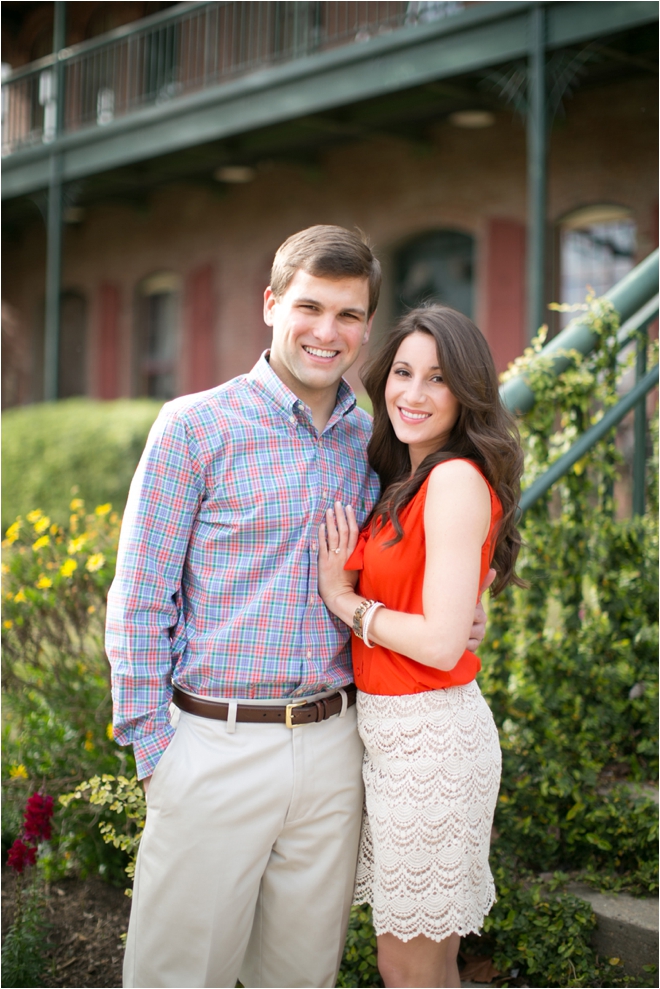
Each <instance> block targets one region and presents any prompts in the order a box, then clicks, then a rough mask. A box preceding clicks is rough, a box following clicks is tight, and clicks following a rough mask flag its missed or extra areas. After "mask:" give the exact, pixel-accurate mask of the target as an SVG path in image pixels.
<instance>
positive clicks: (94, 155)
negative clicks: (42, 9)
mask: <svg viewBox="0 0 660 989" xmlns="http://www.w3.org/2000/svg"><path fill="white" fill-rule="evenodd" d="M538 9H542V10H543V11H544V18H545V24H546V29H545V36H544V38H543V41H542V45H543V48H544V49H545V51H546V52H548V53H551V52H552V51H553V50H554V51H556V50H559V49H562V48H566V46H568V45H575V44H577V45H582V44H584V43H587V44H588V43H590V42H591V41H592V40H593V39H594V38H599V37H603V36H605V35H610V36H613V35H616V34H617V33H618V32H621V31H626V30H629V29H631V28H635V27H638V26H641V25H644V24H648V23H651V22H652V21H654V20H657V6H656V4H654V3H649V2H637V0H618V2H609V3H592V2H585V3H583V2H570V3H565V2H548V3H534V2H530V0H491V2H488V3H469V2H465V3H458V2H448V3H445V2H436V0H430V2H424V0H421V2H414V0H413V2H380V0H376V2H364V0H362V2H353V0H349V2H307V0H304V2H302V0H301V2H254V3H246V2H235V0H228V2H227V0H222V2H202V3H182V4H179V5H177V6H175V7H173V8H171V9H169V10H167V11H166V12H164V13H162V14H156V15H154V16H152V17H148V18H144V19H143V20H141V21H138V22H134V23H132V24H130V25H127V26H125V27H122V28H118V29H116V30H114V31H111V32H108V33H107V34H105V35H102V36H100V37H99V38H96V39H94V40H92V41H87V42H84V43H81V44H78V45H75V46H73V47H71V48H62V49H61V50H60V51H59V52H57V53H56V54H53V55H50V56H48V57H46V58H44V59H41V60H40V61H38V62H33V63H31V64H30V65H27V66H25V67H24V68H21V69H18V70H16V71H14V72H12V73H10V74H9V75H8V76H7V77H6V79H5V80H4V81H3V86H2V112H3V137H2V155H3V190H2V196H3V198H4V199H7V198H15V197H17V196H21V195H26V194H31V193H33V192H34V191H36V190H39V189H44V188H46V187H47V186H48V185H49V182H50V178H51V172H52V169H51V165H50V162H51V159H52V157H53V156H54V155H57V156H59V158H60V166H61V178H62V180H63V181H72V180H77V179H81V178H84V177H87V176H91V175H95V174H99V173H107V172H108V170H110V169H113V168H121V167H123V166H125V165H129V164H131V163H135V162H147V161H148V160H151V159H154V158H157V157H159V156H160V157H162V156H164V155H168V154H170V153H178V152H181V151H185V150H186V149H194V148H199V147H202V146H204V145H209V144H210V142H214V141H218V140H223V139H227V138H231V139H234V138H235V137H236V136H237V135H245V134H248V133H256V132H258V131H260V130H263V129H264V128H269V127H271V128H272V127H273V126H275V125H283V126H288V125H291V126H294V127H295V126H306V127H309V126H312V125H315V124H318V123H319V119H318V115H319V114H322V113H324V112H326V111H331V110H333V109H336V108H346V107H350V106H355V105H357V104H359V103H364V101H368V100H378V99H385V98H386V97H388V96H393V95H396V94H412V93H413V91H414V90H415V88H416V87H420V86H427V85H429V84H434V85H435V84H438V83H439V82H440V81H441V80H449V79H455V78H457V77H459V76H463V77H465V75H466V74H469V73H473V74H474V73H482V74H483V73H484V72H487V71H489V67H492V66H497V65H500V66H502V65H506V64H509V65H510V64H511V63H512V62H514V61H516V60H527V59H528V58H529V57H530V55H531V52H532V51H533V49H534V47H535V42H534V41H533V30H532V29H531V27H530V25H531V18H532V17H533V15H534V12H535V11H536V10H538ZM58 89H59V90H60V94H61V99H58ZM436 95H437V94H436ZM475 95H476V100H477V102H479V92H478V91H477V93H476V94H475V93H474V92H472V94H470V93H469V92H468V93H467V96H468V97H470V96H471V98H472V101H473V102H474V97H475ZM464 98H465V94H464V97H461V98H459V99H458V101H456V100H454V105H453V106H450V105H449V104H450V103H451V99H450V98H449V97H448V90H447V92H445V93H444V94H443V99H442V100H436V102H437V104H438V105H437V107H436V108H435V109H434V112H436V113H437V114H440V115H443V114H446V113H448V112H451V110H452V109H461V108H463V105H464ZM481 102H483V90H482V91H481ZM469 104H470V100H469V99H468V105H469ZM312 118H314V119H313V120H312ZM326 123H327V122H325V121H320V125H321V127H323V126H325V124H326Z"/></svg>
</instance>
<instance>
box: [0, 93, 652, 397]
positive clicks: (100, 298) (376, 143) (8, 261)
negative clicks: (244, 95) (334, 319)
mask: <svg viewBox="0 0 660 989" xmlns="http://www.w3.org/2000/svg"><path fill="white" fill-rule="evenodd" d="M655 104H656V93H655V88H654V87H653V85H652V84H651V83H646V82H645V81H644V80H638V81H633V82H629V83H626V84H618V85H610V86H608V87H603V88H601V89H599V90H592V91H587V90H585V91H578V93H577V94H576V95H575V96H574V97H573V98H572V99H571V100H570V101H569V102H568V103H567V111H568V112H567V116H566V118H565V119H564V120H562V121H559V122H558V123H557V124H556V125H555V127H554V130H553V134H552V140H551V151H550V162H549V202H548V215H549V220H550V223H551V224H552V223H553V222H554V221H556V220H557V219H558V218H559V217H561V216H563V215H565V214H566V213H567V212H568V211H569V210H573V209H576V208H578V207H581V206H584V205H587V204H592V203H599V202H613V203H617V204H620V205H623V206H626V207H628V208H630V209H631V210H632V211H633V215H634V217H635V219H636V221H637V224H638V233H639V242H638V249H639V256H640V257H643V256H644V255H646V254H647V253H648V252H649V251H650V250H651V249H652V248H653V247H654V246H655V245H656V243H657V191H656V188H657V154H656V124H655V115H654V114H655ZM525 198H526V172H525V132H524V127H523V125H522V123H521V122H520V121H518V120H515V119H513V118H512V116H511V115H510V114H509V113H507V112H504V111H503V112H501V113H499V114H498V115H497V118H496V123H495V126H493V127H491V128H488V129H484V130H474V131H467V130H459V129H456V128H455V127H452V126H451V125H450V124H449V123H447V122H439V123H438V124H437V125H436V126H434V127H433V128H432V129H431V133H430V141H429V145H428V148H426V149H424V148H419V147H417V146H412V145H411V144H409V143H407V142H406V141H404V140H398V139H395V138H389V137H377V138H376V137H374V138H373V139H370V140H368V141H367V140H365V141H360V142H356V143H354V144H346V145H344V146H341V147H336V148H334V149H332V150H330V151H328V152H326V153H324V155H323V157H322V160H321V167H320V168H319V169H316V170H314V171H313V172H312V171H310V170H306V169H305V168H304V167H298V166H295V165H287V164H277V163H274V164H270V165H264V166H263V167H261V168H260V169H259V171H258V175H257V178H256V180H255V181H254V182H252V183H251V184H249V185H243V186H231V187H227V186H224V187H223V186H218V187H217V190H215V191H214V190H213V189H210V188H209V189H205V188H200V187H195V186H192V185H185V184H181V185H178V186H170V187H167V188H163V189H159V190H156V191H154V192H153V193H152V194H151V196H150V198H149V201H148V207H147V208H146V209H139V210H138V209H137V208H135V207H131V206H130V205H121V204H118V205H110V204H102V205H98V206H96V207H91V208H89V209H88V210H87V213H86V216H85V219H84V221H83V223H82V224H80V225H79V226H76V227H68V228H67V229H66V234H65V246H64V268H63V286H64V288H66V289H71V290H75V291H76V292H81V293H83V295H84V296H85V298H86V299H87V301H88V312H89V314H90V316H89V321H90V325H89V327H88V333H89V339H88V344H89V345H88V347H87V353H88V362H89V366H88V382H89V392H90V394H92V395H95V396H97V397H99V398H110V397H113V396H114V395H130V394H132V392H133V389H134V384H133V382H134V375H133V373H132V367H131V361H132V359H133V358H132V354H133V350H134V347H133V334H134V331H135V319H136V304H135V301H136V287H137V286H138V284H139V282H140V281H141V280H142V279H144V278H145V277H147V276H149V275H152V274H154V273H156V272H160V271H173V272H175V273H177V274H178V275H179V277H180V279H181V284H182V286H183V289H182V293H181V295H182V298H181V309H180V312H181V319H180V333H181V347H180V359H179V361H178V374H179V379H178V390H179V391H180V392H184V391H189V390H197V389H201V388H205V387H208V386H209V385H211V384H213V383H214V382H220V381H223V380H226V379H227V378H230V377H231V376H233V375H235V374H238V373H240V372H243V371H246V370H248V369H249V368H250V367H251V365H252V364H253V363H254V361H255V359H256V358H257V357H258V355H259V354H260V353H261V351H262V350H263V349H264V348H265V347H266V346H267V345H268V341H269V335H268V331H267V328H266V327H265V325H264V324H263V320H262V317H261V310H262V294H263V289H264V287H265V285H266V284H267V279H268V271H269V267H270V262H271V260H272V256H273V254H274V252H275V250H276V248H277V247H278V245H279V244H280V243H281V242H282V241H283V240H284V238H285V237H287V236H288V235H289V234H291V233H292V232H294V231H295V230H298V229H301V228H303V227H305V226H309V225H311V224H313V223H338V224H341V225H344V226H348V227H352V226H354V225H358V226H359V227H360V228H361V229H363V230H365V231H366V232H367V233H368V234H369V236H370V238H371V239H372V242H373V243H374V245H375V248H376V251H377V253H378V255H379V256H380V257H381V258H382V260H383V263H384V270H385V284H384V290H383V297H382V302H381V305H380V307H379V312H378V314H377V320H376V324H375V332H374V339H375V340H377V339H378V337H379V335H380V334H382V332H383V331H384V329H385V327H386V326H387V325H388V323H389V322H390V319H391V314H392V308H393V305H392V278H391V270H392V259H393V257H394V254H395V252H396V250H397V248H398V246H399V245H401V244H402V243H403V242H405V241H406V240H407V239H409V238H411V237H412V236H414V235H416V234H420V233H423V232H425V231H428V230H433V229H442V228H449V229H455V230H460V231H464V232H467V233H470V234H472V235H473V236H474V238H475V243H476V270H475V297H476V308H475V319H476V322H477V323H478V325H480V327H481V328H482V330H483V332H484V333H485V335H486V337H487V339H488V340H489V342H490V343H491V346H492V348H493V351H494V353H495V355H496V358H497V360H498V364H499V365H500V367H503V366H505V365H506V363H507V361H509V360H510V359H512V358H513V357H514V356H515V355H516V354H517V353H519V352H520V350H521V349H522V346H523V343H524V338H525V323H524V311H525V286H524V245H525V208H526V207H525ZM4 262H5V277H4V280H3V292H4V295H3V298H5V299H6V301H7V302H8V303H9V305H10V306H11V311H12V313H13V318H14V319H17V320H18V323H19V327H20V333H21V334H23V337H24V339H25V340H27V341H28V342H29V346H31V347H32V350H33V352H35V353H36V338H35V337H34V336H33V334H34V332H35V327H36V326H37V325H38V323H39V320H38V312H39V307H40V306H41V305H42V299H43V284H44V264H45V234H44V227H43V223H42V222H41V221H40V220H39V219H38V215H37V214H36V211H35V222H34V223H33V224H32V225H30V226H29V227H28V228H27V229H26V230H25V232H24V235H23V236H22V239H21V240H20V242H19V243H16V244H13V245H10V246H9V247H8V248H7V249H6V250H5V254H4ZM550 294H552V292H551V293H550ZM351 379H352V381H353V383H356V382H357V371H356V370H355V371H353V372H352V373H351Z"/></svg>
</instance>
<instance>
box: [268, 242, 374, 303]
mask: <svg viewBox="0 0 660 989" xmlns="http://www.w3.org/2000/svg"><path fill="white" fill-rule="evenodd" d="M301 268H302V270H303V271H306V272H307V274H308V275H314V277H315V278H366V279H368V282H369V314H368V315H369V316H371V315H372V313H374V312H375V309H376V306H377V305H378V296H379V294H380V283H381V279H382V276H381V270H380V262H379V260H378V258H376V257H375V256H374V254H373V253H372V251H371V248H370V247H369V244H368V243H367V242H366V239H365V238H364V236H363V235H362V233H361V232H357V233H354V232H353V231H351V230H345V229H344V227H334V226H330V225H328V224H322V223H319V224H317V225H316V226H314V227H307V229H306V230H300V231H299V232H298V233H296V234H292V235H291V237H288V238H287V239H286V240H285V241H284V243H283V244H282V246H281V247H280V248H279V249H278V251H277V254H276V255H275V260H274V261H273V267H272V269H271V273H270V287H271V289H272V291H273V295H274V296H275V298H276V299H280V298H281V297H282V296H283V295H284V293H285V292H286V290H287V289H288V287H289V285H290V284H291V280H292V279H293V276H294V275H295V273H296V272H297V271H298V270H299V269H301Z"/></svg>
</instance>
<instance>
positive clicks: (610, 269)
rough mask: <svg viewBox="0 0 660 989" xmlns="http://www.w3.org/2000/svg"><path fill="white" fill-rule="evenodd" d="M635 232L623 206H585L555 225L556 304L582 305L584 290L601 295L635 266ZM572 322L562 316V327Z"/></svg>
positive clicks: (565, 316)
mask: <svg viewBox="0 0 660 989" xmlns="http://www.w3.org/2000/svg"><path fill="white" fill-rule="evenodd" d="M636 247H637V228H636V225H635V221H634V220H633V219H632V213H631V211H630V210H629V209H626V207H624V206H614V205H607V204H602V205H597V206H586V207H584V208H583V209H579V210H575V211H574V212H572V213H569V214H568V216H565V217H564V218H563V219H562V220H561V221H560V223H559V258H560V261H559V265H560V285H559V300H560V302H564V303H568V304H574V303H579V302H584V298H585V295H586V294H587V291H588V290H593V292H594V294H595V295H596V296H599V295H602V294H603V293H604V292H606V291H607V290H608V289H609V288H611V287H612V285H615V284H616V282H618V281H619V280H620V279H621V278H623V276H624V275H625V274H627V273H628V272H629V271H630V269H631V268H632V267H634V264H635V252H636ZM571 318H572V314H571V313H562V326H565V325H566V324H567V323H568V322H569V320H570V319H571Z"/></svg>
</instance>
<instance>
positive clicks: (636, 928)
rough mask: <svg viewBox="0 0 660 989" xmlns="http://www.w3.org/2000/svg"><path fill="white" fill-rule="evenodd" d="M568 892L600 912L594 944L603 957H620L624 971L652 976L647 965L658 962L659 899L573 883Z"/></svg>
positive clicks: (567, 889) (597, 912)
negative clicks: (598, 889) (648, 973)
mask: <svg viewBox="0 0 660 989" xmlns="http://www.w3.org/2000/svg"><path fill="white" fill-rule="evenodd" d="M566 892H567V893H573V895H574V896H579V897H580V899H581V900H586V901H587V903H589V904H590V906H591V909H592V910H593V912H594V913H595V914H596V920H597V921H598V926H597V927H596V929H595V931H594V933H593V935H592V945H593V947H594V949H595V950H596V951H597V952H598V954H599V955H600V957H601V958H620V959H621V961H622V962H623V969H624V971H626V972H628V973H629V974H631V975H646V977H647V978H648V975H647V973H644V972H643V966H644V965H657V964H658V898H657V897H644V898H639V897H636V896H629V895H628V894H627V893H598V892H596V891H595V890H593V889H592V888H591V887H590V886H585V885H583V884H582V883H569V885H568V886H567V887H566ZM655 985H656V986H657V985H658V982H657V980H656V982H655Z"/></svg>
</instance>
